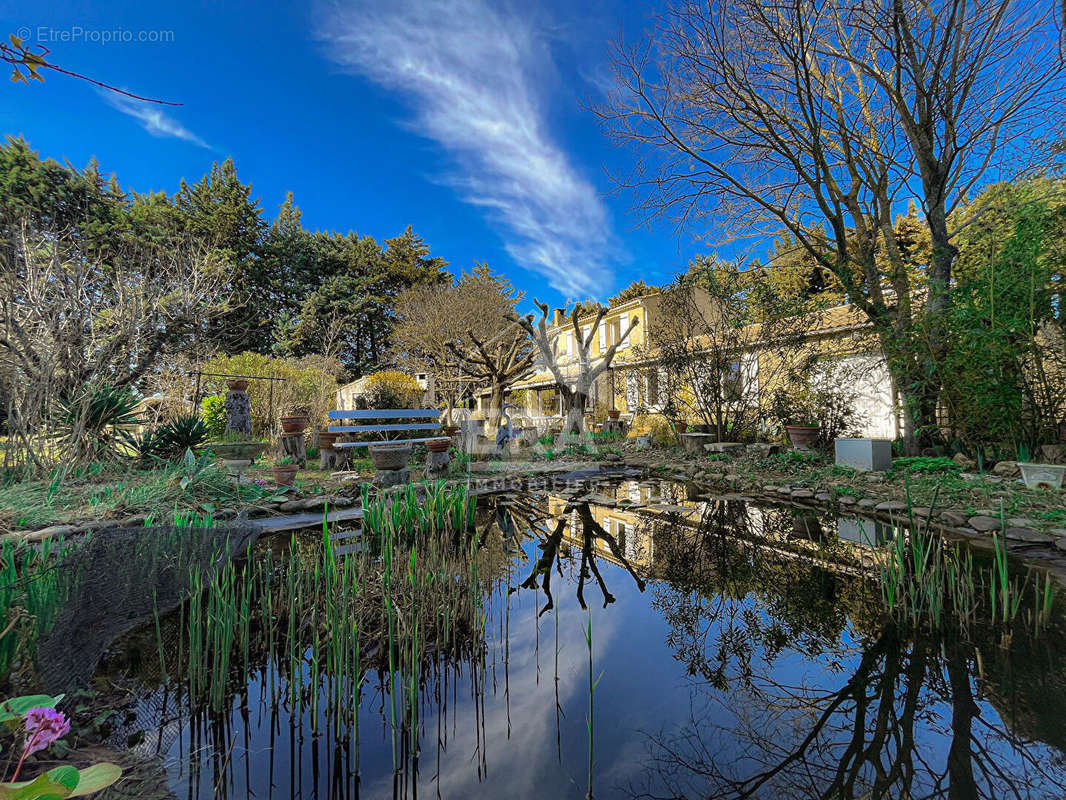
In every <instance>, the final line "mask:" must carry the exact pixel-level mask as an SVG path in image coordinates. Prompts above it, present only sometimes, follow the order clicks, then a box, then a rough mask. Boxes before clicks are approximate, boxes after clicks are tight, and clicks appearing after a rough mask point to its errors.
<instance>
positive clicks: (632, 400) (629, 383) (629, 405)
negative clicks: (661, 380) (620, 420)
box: [626, 370, 640, 412]
mask: <svg viewBox="0 0 1066 800" xmlns="http://www.w3.org/2000/svg"><path fill="white" fill-rule="evenodd" d="M639 405H640V396H639V393H638V391H637V374H636V373H635V372H633V371H632V370H630V371H629V372H627V373H626V410H627V411H630V412H634V411H636V410H637V407H638V406H639Z"/></svg>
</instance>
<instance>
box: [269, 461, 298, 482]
mask: <svg viewBox="0 0 1066 800" xmlns="http://www.w3.org/2000/svg"><path fill="white" fill-rule="evenodd" d="M270 469H271V471H272V472H273V473H274V483H276V484H277V485H278V486H292V484H293V482H294V481H295V480H296V473H297V472H299V471H300V465H299V464H297V463H295V462H294V461H293V460H292V458H291V457H290V456H286V457H285V458H279V459H278V460H277V461H275V462H274V463H273V465H272V466H271V468H270Z"/></svg>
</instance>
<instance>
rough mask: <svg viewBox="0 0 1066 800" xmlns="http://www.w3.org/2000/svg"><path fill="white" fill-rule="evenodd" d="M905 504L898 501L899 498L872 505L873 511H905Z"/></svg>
mask: <svg viewBox="0 0 1066 800" xmlns="http://www.w3.org/2000/svg"><path fill="white" fill-rule="evenodd" d="M906 510H907V504H906V503H903V502H900V501H899V500H886V501H885V502H883V503H878V504H877V505H876V506H874V511H889V512H892V511H906Z"/></svg>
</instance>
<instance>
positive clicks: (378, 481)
mask: <svg viewBox="0 0 1066 800" xmlns="http://www.w3.org/2000/svg"><path fill="white" fill-rule="evenodd" d="M410 482H411V470H410V469H409V468H407V467H404V468H403V469H379V470H378V471H377V472H375V473H374V480H373V484H374V485H375V486H376V487H378V488H379V489H388V488H389V487H390V486H399V485H400V484H403V483H410Z"/></svg>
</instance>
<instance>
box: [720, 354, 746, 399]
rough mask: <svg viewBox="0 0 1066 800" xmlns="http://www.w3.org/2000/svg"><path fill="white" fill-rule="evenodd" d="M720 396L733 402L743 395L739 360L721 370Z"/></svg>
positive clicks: (742, 378) (742, 380) (742, 377)
mask: <svg viewBox="0 0 1066 800" xmlns="http://www.w3.org/2000/svg"><path fill="white" fill-rule="evenodd" d="M722 396H723V397H724V398H725V399H726V401H728V402H734V401H736V400H739V399H740V398H741V397H743V396H744V374H743V372H741V369H740V362H739V361H734V362H733V363H731V364H729V365H728V366H727V367H726V368H725V370H724V371H723V372H722Z"/></svg>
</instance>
